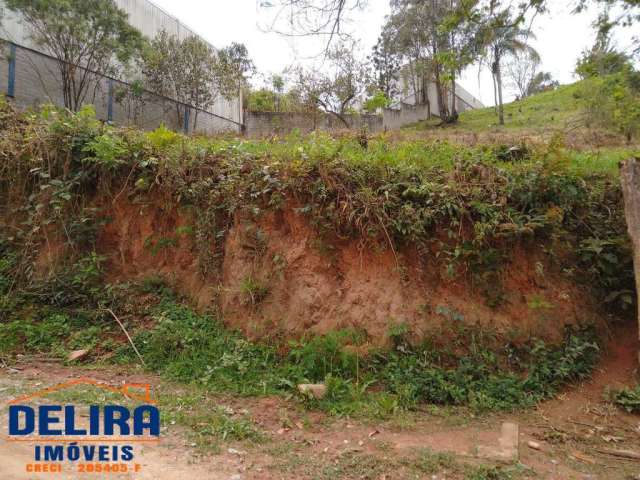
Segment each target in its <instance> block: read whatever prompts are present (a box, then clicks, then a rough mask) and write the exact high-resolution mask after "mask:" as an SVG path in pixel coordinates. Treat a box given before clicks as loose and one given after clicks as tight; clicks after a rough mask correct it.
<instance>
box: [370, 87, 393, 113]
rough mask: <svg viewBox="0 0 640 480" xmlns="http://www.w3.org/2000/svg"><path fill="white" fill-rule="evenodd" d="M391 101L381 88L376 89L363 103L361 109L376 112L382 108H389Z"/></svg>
mask: <svg viewBox="0 0 640 480" xmlns="http://www.w3.org/2000/svg"><path fill="white" fill-rule="evenodd" d="M390 103H391V101H390V100H389V97H387V96H386V95H385V93H384V92H383V91H382V90H376V91H375V92H374V93H373V95H371V96H370V97H369V98H368V99H367V100H366V101H365V102H364V105H363V109H364V111H365V112H367V113H376V112H377V111H378V110H380V109H383V108H389V105H390Z"/></svg>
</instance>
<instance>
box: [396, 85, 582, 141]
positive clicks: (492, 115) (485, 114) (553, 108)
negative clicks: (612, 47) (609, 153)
mask: <svg viewBox="0 0 640 480" xmlns="http://www.w3.org/2000/svg"><path fill="white" fill-rule="evenodd" d="M580 90H581V82H578V83H574V84H571V85H563V86H561V87H559V88H557V89H556V90H552V91H549V92H544V93H539V94H537V95H533V96H531V97H528V98H525V99H523V100H518V101H515V102H512V103H507V104H505V106H504V114H505V125H504V126H500V125H498V114H497V112H496V110H495V108H494V107H487V108H480V109H477V110H470V111H467V112H463V113H461V114H460V119H459V122H458V123H457V124H456V125H453V126H451V127H448V129H455V130H460V131H466V132H476V133H479V132H485V131H487V130H508V131H511V130H563V129H566V128H567V127H570V126H572V124H575V123H576V122H577V121H578V120H579V118H580V110H581V107H580ZM439 123H440V121H439V120H438V119H435V120H425V121H422V122H418V123H415V124H413V125H410V126H408V127H406V129H408V130H425V129H430V128H434V127H435V126H436V125H437V124H439Z"/></svg>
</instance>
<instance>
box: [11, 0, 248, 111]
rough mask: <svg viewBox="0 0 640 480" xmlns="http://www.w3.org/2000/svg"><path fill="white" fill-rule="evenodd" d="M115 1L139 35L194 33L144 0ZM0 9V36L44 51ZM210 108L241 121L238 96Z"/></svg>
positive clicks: (35, 98)
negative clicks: (162, 31)
mask: <svg viewBox="0 0 640 480" xmlns="http://www.w3.org/2000/svg"><path fill="white" fill-rule="evenodd" d="M115 3H116V4H117V5H118V7H120V8H122V9H123V10H124V11H125V12H127V14H128V15H129V23H130V24H131V25H133V26H134V27H135V28H137V29H138V30H140V31H141V32H142V33H143V35H145V36H147V37H149V38H153V37H155V35H156V34H157V33H158V32H160V31H161V30H163V29H164V30H166V31H167V32H168V33H170V34H174V35H177V36H178V38H181V39H184V38H186V37H188V36H191V35H196V36H198V35H197V34H196V33H195V32H194V31H193V30H191V29H190V28H189V27H187V26H186V25H184V24H183V23H181V22H180V21H179V20H178V19H176V18H175V17H173V16H171V15H169V14H168V13H166V12H165V11H164V10H162V9H161V8H160V7H158V6H156V5H154V4H153V3H152V2H150V1H148V0H115ZM0 9H1V10H2V12H3V16H2V19H1V20H0V23H1V24H0V38H2V39H4V40H8V41H10V42H13V43H15V44H17V45H19V46H23V47H27V48H32V49H34V50H37V51H41V52H44V50H43V49H42V47H40V46H38V45H37V44H36V43H35V42H33V40H32V39H31V38H30V35H29V32H28V27H27V26H26V25H23V24H22V22H21V20H20V16H19V15H16V14H14V13H13V12H11V11H9V10H8V9H7V8H6V4H5V2H4V0H0ZM200 38H202V37H200ZM207 43H208V42H207ZM212 47H213V46H212ZM214 48H215V47H214ZM44 53H46V52H44ZM47 74H48V72H46V71H44V72H40V75H41V76H42V75H45V76H46V75H47ZM125 80H127V79H125ZM129 80H133V79H129ZM5 82H6V80H5ZM38 83H39V84H42V82H38ZM51 88H53V86H52V85H50V88H49V90H51ZM33 93H34V96H33V101H32V102H27V103H36V102H37V101H38V99H39V98H40V97H43V96H44V97H52V96H54V97H57V96H58V95H57V94H55V95H52V92H51V91H48V92H40V95H35V92H33ZM59 96H60V97H61V96H62V95H61V94H60V95H59ZM210 111H211V112H212V113H214V114H216V115H219V116H221V117H225V118H228V119H230V120H233V121H234V122H237V123H243V121H242V100H241V98H240V96H238V97H237V98H233V99H231V100H226V99H224V98H219V99H218V100H217V101H216V103H215V105H213V107H212V108H211V109H210Z"/></svg>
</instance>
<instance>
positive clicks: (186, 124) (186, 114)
mask: <svg viewBox="0 0 640 480" xmlns="http://www.w3.org/2000/svg"><path fill="white" fill-rule="evenodd" d="M190 113H191V109H190V108H189V105H185V106H184V126H183V128H184V133H189V114H190Z"/></svg>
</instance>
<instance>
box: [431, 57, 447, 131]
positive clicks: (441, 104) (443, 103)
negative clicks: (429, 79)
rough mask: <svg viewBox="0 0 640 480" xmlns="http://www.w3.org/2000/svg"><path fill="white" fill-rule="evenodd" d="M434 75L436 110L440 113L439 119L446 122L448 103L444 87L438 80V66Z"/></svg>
mask: <svg viewBox="0 0 640 480" xmlns="http://www.w3.org/2000/svg"><path fill="white" fill-rule="evenodd" d="M434 77H435V83H436V90H437V97H438V112H439V113H440V120H442V121H443V122H447V121H449V105H448V102H447V99H446V98H445V95H444V88H443V86H442V81H441V80H440V69H439V68H438V67H436V68H435V72H434Z"/></svg>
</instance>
